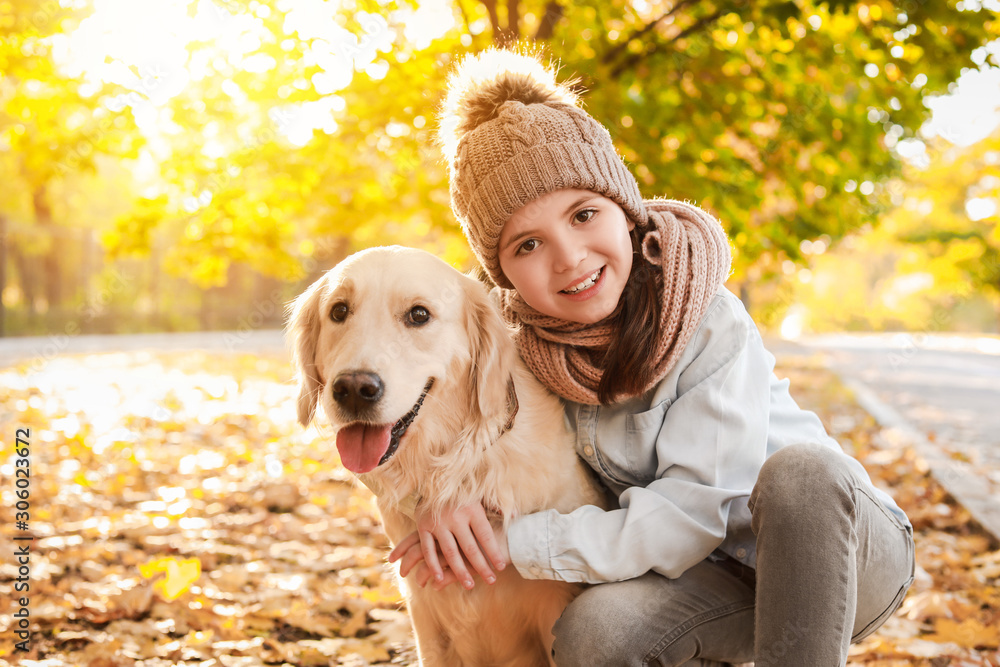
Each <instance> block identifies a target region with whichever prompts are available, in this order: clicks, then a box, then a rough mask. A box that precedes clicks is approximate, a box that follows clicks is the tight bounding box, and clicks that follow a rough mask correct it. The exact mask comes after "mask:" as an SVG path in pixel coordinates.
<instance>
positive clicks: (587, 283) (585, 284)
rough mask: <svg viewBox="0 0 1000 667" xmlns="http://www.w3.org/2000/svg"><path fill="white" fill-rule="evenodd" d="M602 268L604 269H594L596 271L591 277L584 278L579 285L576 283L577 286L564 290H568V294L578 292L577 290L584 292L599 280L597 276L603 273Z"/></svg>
mask: <svg viewBox="0 0 1000 667" xmlns="http://www.w3.org/2000/svg"><path fill="white" fill-rule="evenodd" d="M601 270H602V269H598V270H596V271H594V273H592V274H591V276H590V277H589V278H587V279H586V280H584V281H583V282H582V283H580V284H579V285H576V286H575V287H570V288H569V289H564V290H563V291H564V292H566V293H567V294H576V293H577V292H582V291H583V290H585V289H587V288H588V287H590V286H591V285H593V284H594V283H596V282H597V278H598V277H599V276H600V275H601Z"/></svg>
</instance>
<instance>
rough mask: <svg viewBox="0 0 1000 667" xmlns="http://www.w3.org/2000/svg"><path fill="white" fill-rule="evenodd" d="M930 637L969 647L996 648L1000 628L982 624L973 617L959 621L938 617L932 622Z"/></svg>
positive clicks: (999, 638)
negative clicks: (932, 627) (932, 628)
mask: <svg viewBox="0 0 1000 667" xmlns="http://www.w3.org/2000/svg"><path fill="white" fill-rule="evenodd" d="M930 639H933V640H935V641H941V642H955V643H956V644H958V645H960V646H966V647H969V648H980V649H984V648H997V647H1000V628H996V627H992V626H987V625H983V624H982V623H980V622H979V621H977V620H976V619H974V618H967V619H965V620H964V621H962V622H961V623H959V622H958V621H954V620H952V619H950V618H940V619H938V620H937V621H935V623H934V634H933V635H931V637H930Z"/></svg>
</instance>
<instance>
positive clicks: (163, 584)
mask: <svg viewBox="0 0 1000 667" xmlns="http://www.w3.org/2000/svg"><path fill="white" fill-rule="evenodd" d="M160 573H162V574H163V575H164V576H163V577H162V578H160V579H157V581H156V582H154V584H153V590H155V591H156V592H157V593H159V594H160V597H162V598H163V599H164V600H167V601H170V600H176V599H177V598H178V597H180V596H181V594H183V593H184V592H185V591H186V590H187V589H188V588H189V587H190V586H191V584H193V583H194V582H196V581H197V580H198V577H200V576H201V561H200V560H198V559H197V558H188V559H187V560H178V559H177V558H172V557H167V558H157V559H156V560H152V561H149V562H148V563H146V564H144V565H140V566H139V574H141V575H142V576H143V577H145V578H146V579H152V578H153V577H155V576H156V575H157V574H160Z"/></svg>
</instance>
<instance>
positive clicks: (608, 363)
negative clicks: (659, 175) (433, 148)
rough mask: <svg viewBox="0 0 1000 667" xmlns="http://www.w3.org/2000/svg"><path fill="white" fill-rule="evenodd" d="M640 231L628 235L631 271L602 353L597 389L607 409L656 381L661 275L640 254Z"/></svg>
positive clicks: (634, 228) (633, 231) (640, 391)
mask: <svg viewBox="0 0 1000 667" xmlns="http://www.w3.org/2000/svg"><path fill="white" fill-rule="evenodd" d="M641 233H642V232H640V231H639V227H638V226H635V227H633V228H632V231H631V232H630V233H629V237H630V238H631V239H632V270H631V271H630V272H629V277H628V281H627V282H626V284H625V289H624V291H623V292H622V295H621V298H619V300H618V307H617V308H616V309H615V312H614V313H612V316H611V317H612V322H611V325H612V331H613V333H612V336H611V343H610V345H609V346H608V349H607V351H606V352H605V353H604V359H603V360H602V363H601V366H602V367H603V373H602V374H601V381H600V382H599V383H598V385H597V398H598V400H599V401H600V402H601V403H602V404H604V405H607V404H609V403H614V402H615V400H616V399H619V398H621V397H628V396H637V395H639V394H641V393H642V392H643V391H645V388H646V387H647V386H649V384H650V383H651V382H652V381H653V380H654V379H655V378H654V374H655V372H656V366H655V364H653V363H650V360H652V359H655V358H656V350H657V347H658V346H659V343H660V290H662V289H663V287H662V279H661V278H660V275H659V274H660V271H659V270H658V269H657V268H656V267H654V266H653V265H652V264H650V263H649V262H648V261H647V260H646V258H645V257H643V254H642V239H641V237H640V234H641Z"/></svg>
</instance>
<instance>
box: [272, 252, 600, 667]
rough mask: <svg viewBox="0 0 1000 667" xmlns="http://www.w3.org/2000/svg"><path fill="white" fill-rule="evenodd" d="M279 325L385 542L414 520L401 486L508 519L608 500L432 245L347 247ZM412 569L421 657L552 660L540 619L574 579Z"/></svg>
mask: <svg viewBox="0 0 1000 667" xmlns="http://www.w3.org/2000/svg"><path fill="white" fill-rule="evenodd" d="M289 334H290V336H289V337H290V339H291V341H292V347H293V350H292V352H293V356H294V360H295V364H296V367H297V370H298V375H299V383H300V384H299V396H298V406H297V407H298V419H299V421H300V422H301V423H302V424H303V425H308V424H309V423H310V422H311V421H312V419H313V417H314V414H315V412H316V409H317V405H319V406H321V407H322V409H323V412H324V413H325V414H326V416H327V417H328V419H329V421H330V422H331V424H332V426H333V428H334V430H335V431H336V440H337V449H338V451H339V453H340V460H341V463H342V464H343V465H344V466H345V467H346V468H347V469H348V470H350V471H352V472H353V473H355V474H357V475H358V476H359V477H360V478H361V479H362V481H364V482H365V483H366V484H367V485H368V486H369V487H370V488H371V489H372V490H373V491H374V492H375V493H376V495H377V505H378V508H379V512H380V514H381V517H382V524H383V527H384V529H385V532H386V535H387V536H388V537H389V540H390V541H391V542H392V543H393V545H395V544H398V543H399V542H400V541H401V540H403V539H404V538H405V537H406V536H408V535H409V534H410V533H412V532H413V531H414V530H416V524H415V523H414V520H413V518H412V506H413V499H414V498H419V502H420V504H421V507H422V508H424V507H426V508H428V509H429V510H430V511H439V510H440V509H441V508H444V507H445V506H461V505H468V504H470V503H474V502H475V503H482V505H483V506H484V507H486V508H488V509H489V510H491V511H492V512H494V513H496V515H498V517H502V521H503V522H504V523H505V524H507V523H509V522H510V521H511V520H512V519H513V518H515V517H517V516H519V515H522V514H528V513H532V512H537V511H540V510H545V509H555V510H558V511H560V512H570V511H572V510H574V509H576V508H577V507H580V506H582V505H588V504H589V505H598V506H601V507H606V506H607V504H606V501H605V499H606V496H605V495H604V492H603V491H602V490H601V487H600V486H599V484H598V482H597V481H596V479H595V478H594V477H593V476H592V474H591V473H590V472H589V469H588V468H587V467H586V466H585V464H584V463H583V462H582V461H581V460H580V459H579V458H578V457H577V454H576V452H575V450H574V444H573V443H574V436H573V434H571V433H570V432H568V430H567V428H566V425H565V420H564V417H563V409H562V406H561V404H560V402H559V400H558V399H557V398H556V397H555V396H554V395H553V394H551V393H549V392H548V391H547V390H546V389H545V388H544V387H543V386H542V385H541V384H540V383H539V382H538V380H537V379H535V377H534V376H533V375H532V374H531V372H530V371H529V370H528V369H527V367H526V366H525V365H524V363H523V362H522V361H521V359H520V357H519V356H518V354H517V351H516V348H515V345H514V342H513V340H512V338H511V336H510V331H509V330H508V329H507V327H506V326H505V324H504V322H503V320H502V319H501V317H500V314H499V312H498V311H497V309H496V307H495V306H494V304H493V302H492V301H491V299H490V295H489V293H488V291H487V289H486V287H485V286H484V285H483V284H482V283H480V282H479V281H477V280H475V279H473V278H471V277H469V276H466V275H464V274H462V273H460V272H459V271H457V270H455V269H453V268H452V267H451V266H449V265H448V264H446V263H445V262H444V261H442V260H440V259H438V258H437V257H435V256H433V255H431V254H429V253H427V252H424V251H421V250H415V249H412V248H402V247H380V248H372V249H368V250H363V251H361V252H358V253H356V254H354V255H351V256H350V257H348V258H347V259H345V260H344V261H342V262H341V263H339V264H338V265H337V266H335V267H334V268H333V269H331V270H330V271H329V272H327V273H326V274H325V275H324V276H323V277H322V278H320V279H319V280H317V281H316V282H315V283H313V284H312V285H311V286H310V287H309V288H308V289H307V290H306V291H305V292H304V293H303V294H302V295H301V296H300V297H299V298H298V299H296V301H295V302H294V304H293V305H292V308H291V315H290V318H289ZM498 520H499V519H498ZM414 576H415V575H414V574H413V573H412V572H411V573H410V575H409V576H408V577H407V579H409V580H411V581H410V582H409V584H410V585H402V586H401V588H402V589H403V592H404V594H405V596H406V599H407V606H408V608H409V611H410V617H411V619H412V623H413V628H414V631H415V634H416V639H417V650H418V653H419V655H420V660H421V664H422V665H425V666H426V667H438V666H439V665H448V666H451V665H455V666H457V665H475V666H479V667H486V666H497V667H499V666H510V667H531V666H536V665H537V666H547V665H551V664H552V663H551V658H550V655H551V646H552V640H553V637H552V626H553V625H554V623H555V621H556V620H557V619H558V618H559V616H560V615H561V614H562V612H563V610H564V608H565V607H566V605H567V604H568V603H569V602H570V601H571V600H572V599H573V598H574V597H575V596H576V595H577V594H578V593H579V591H580V590H581V587H580V585H578V584H573V583H566V582H560V581H550V580H527V579H524V578H522V577H521V576H520V575H519V574H518V573H517V571H516V569H515V568H513V567H507V568H505V569H504V570H501V571H499V572H497V580H496V582H495V583H494V584H493V585H483V584H480V585H478V586H476V587H475V588H474V589H473V590H471V591H468V590H465V589H463V588H462V587H461V586H458V585H454V586H449V587H447V588H445V589H444V590H441V591H435V590H432V589H431V588H430V587H428V588H426V589H425V588H421V587H419V586H417V585H415V583H414V582H413V579H414Z"/></svg>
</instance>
